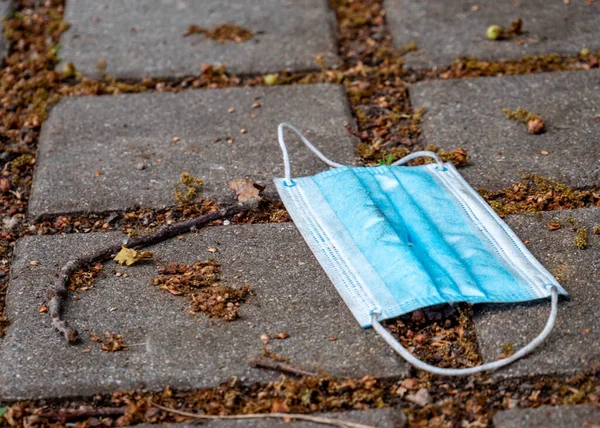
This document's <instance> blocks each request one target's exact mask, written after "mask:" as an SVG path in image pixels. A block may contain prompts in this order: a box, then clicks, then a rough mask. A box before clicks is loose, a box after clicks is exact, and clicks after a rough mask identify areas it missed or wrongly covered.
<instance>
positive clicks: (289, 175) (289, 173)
mask: <svg viewBox="0 0 600 428" xmlns="http://www.w3.org/2000/svg"><path fill="white" fill-rule="evenodd" d="M285 128H287V129H289V130H290V131H294V132H295V133H296V134H298V136H299V137H300V139H301V140H302V142H303V143H304V144H305V145H306V147H308V148H309V149H310V151H311V152H313V153H314V154H315V155H317V157H318V158H319V159H321V160H322V161H323V162H325V163H326V164H327V165H329V166H332V167H334V168H339V167H340V166H344V165H342V164H339V163H337V162H334V161H332V160H330V159H328V158H327V157H326V156H325V155H324V154H323V153H321V152H320V151H319V149H317V148H316V147H315V146H313V144H312V143H311V142H310V141H308V138H306V137H305V136H304V135H302V133H301V132H300V131H299V130H298V128H296V127H295V126H293V125H290V124H289V123H280V124H279V126H278V127H277V136H278V138H279V146H280V147H281V151H282V152H283V166H284V168H285V181H287V182H288V183H292V168H291V167H290V156H289V154H288V151H287V147H286V145H285V140H284V137H283V132H284V130H285Z"/></svg>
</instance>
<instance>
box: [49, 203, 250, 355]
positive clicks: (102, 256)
mask: <svg viewBox="0 0 600 428" xmlns="http://www.w3.org/2000/svg"><path fill="white" fill-rule="evenodd" d="M256 203H257V200H256V199H251V200H250V201H248V202H246V203H243V204H237V205H234V206H232V207H229V208H225V209H222V210H219V211H216V212H212V213H208V214H204V215H201V216H199V217H196V218H193V219H190V220H186V221H182V222H180V223H173V224H168V225H164V226H162V227H161V228H160V229H158V230H157V231H156V232H154V233H150V234H148V235H144V236H140V237H138V238H133V239H128V240H127V242H126V245H127V247H128V248H136V249H137V248H145V247H148V246H150V245H153V244H156V243H158V242H162V241H164V240H166V239H169V238H172V237H174V236H178V235H181V234H182V233H185V232H188V231H189V230H190V229H192V228H194V227H196V228H200V227H204V226H206V225H207V224H209V223H211V222H213V221H215V220H221V219H224V218H227V217H231V216H233V215H235V214H238V213H240V212H242V211H246V210H249V209H253V208H254V207H255V206H256ZM121 245H122V244H121V243H118V244H113V245H109V246H108V247H105V248H103V249H101V250H99V251H96V252H95V253H92V254H88V255H85V256H81V257H78V258H76V259H72V260H69V261H68V262H67V263H65V265H64V266H63V267H62V269H61V270H60V274H59V275H58V278H57V279H56V282H55V283H54V285H53V286H52V287H50V289H49V290H48V299H49V301H48V312H49V313H50V317H51V319H52V326H54V328H55V329H56V330H58V332H59V333H60V334H61V335H62V336H63V337H64V338H65V339H67V341H68V342H69V343H74V342H75V341H77V337H78V333H77V330H75V329H74V328H73V327H71V326H70V325H69V323H67V321H65V320H64V319H63V317H62V309H63V306H64V302H65V301H66V298H67V296H68V294H69V285H68V284H69V276H70V275H72V274H73V273H74V272H75V271H76V270H77V269H79V268H80V267H83V266H86V265H89V264H92V263H98V262H102V261H105V260H107V259H109V258H111V257H112V256H114V254H116V253H118V252H119V250H120V249H121Z"/></svg>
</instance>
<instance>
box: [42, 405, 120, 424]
mask: <svg viewBox="0 0 600 428" xmlns="http://www.w3.org/2000/svg"><path fill="white" fill-rule="evenodd" d="M126 411H127V407H126V406H124V407H98V408H95V409H94V408H91V407H81V408H79V409H60V410H49V411H47V412H44V413H42V414H41V415H40V416H42V417H44V418H48V419H51V420H55V421H58V422H60V423H63V424H64V423H65V422H68V421H74V420H79V419H87V418H97V417H105V416H122V415H124V414H125V412H126Z"/></svg>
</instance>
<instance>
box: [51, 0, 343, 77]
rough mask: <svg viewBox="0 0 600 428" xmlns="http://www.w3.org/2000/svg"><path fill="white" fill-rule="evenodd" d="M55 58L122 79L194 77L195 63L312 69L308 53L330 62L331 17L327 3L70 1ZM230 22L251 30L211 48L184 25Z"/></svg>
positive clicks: (244, 69) (239, 69)
mask: <svg viewBox="0 0 600 428" xmlns="http://www.w3.org/2000/svg"><path fill="white" fill-rule="evenodd" d="M65 21H67V22H69V23H70V24H71V28H70V29H69V30H68V31H67V32H66V33H65V34H64V36H63V38H62V41H61V44H62V49H61V51H60V57H61V59H62V60H63V62H72V63H74V64H75V66H76V68H77V69H78V70H79V71H81V72H82V73H83V74H85V75H88V76H92V77H97V76H98V66H97V63H98V62H99V61H105V62H106V72H107V73H108V74H110V75H112V76H115V77H117V78H123V79H139V78H141V77H145V76H147V77H165V78H178V77H183V76H190V75H198V74H200V66H201V64H215V65H218V64H223V63H225V64H226V65H227V70H228V71H231V72H234V73H245V74H247V73H265V72H277V71H280V70H282V69H289V70H292V71H306V70H318V69H319V66H318V65H317V63H316V61H315V56H316V55H323V57H324V59H325V61H326V62H327V63H328V64H329V65H334V64H336V63H337V57H336V52H337V45H336V41H335V20H334V16H333V13H332V12H331V11H330V10H329V8H328V5H327V0H302V1H298V2H290V1H287V0H252V1H243V2H241V1H238V0H203V1H195V0H144V1H127V0H118V1H117V0H112V1H108V0H103V1H98V0H78V1H71V2H67V7H66V12H65ZM221 24H235V25H239V26H242V27H244V28H246V29H248V30H251V31H252V32H254V37H253V38H252V39H250V40H248V41H246V42H243V43H235V42H228V43H218V42H216V41H214V40H211V39H209V38H207V37H205V36H204V35H202V34H193V35H190V36H188V37H183V34H184V33H185V32H186V31H187V30H188V28H189V27H190V25H197V26H199V27H202V28H206V29H210V28H214V27H215V26H217V25H221Z"/></svg>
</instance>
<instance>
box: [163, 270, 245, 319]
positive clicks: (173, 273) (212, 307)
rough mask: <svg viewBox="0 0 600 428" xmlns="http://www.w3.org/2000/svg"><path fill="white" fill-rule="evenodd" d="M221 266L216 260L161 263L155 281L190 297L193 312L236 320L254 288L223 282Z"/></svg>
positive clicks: (166, 289) (171, 292)
mask: <svg viewBox="0 0 600 428" xmlns="http://www.w3.org/2000/svg"><path fill="white" fill-rule="evenodd" d="M219 266H220V265H219V263H217V262H216V261H214V260H205V261H202V262H194V263H193V264H183V263H175V262H173V263H169V264H167V265H162V266H161V265H159V268H158V273H159V276H157V277H155V278H153V279H152V280H151V284H152V285H155V286H157V287H158V288H160V289H161V290H165V291H167V292H168V293H170V294H172V295H174V296H186V297H187V298H188V300H189V302H190V304H191V311H190V312H191V315H195V314H196V313H197V312H203V313H205V314H207V315H208V316H209V317H210V318H221V319H223V320H225V321H233V320H235V319H237V318H239V316H240V305H241V304H242V303H245V302H246V300H247V299H248V297H249V296H250V295H252V289H251V287H250V286H249V285H246V286H242V287H230V286H226V285H223V284H221V282H220V272H221V271H220V269H219Z"/></svg>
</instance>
